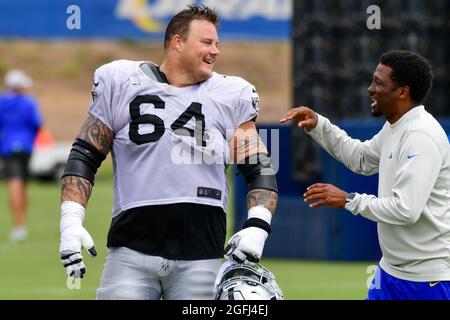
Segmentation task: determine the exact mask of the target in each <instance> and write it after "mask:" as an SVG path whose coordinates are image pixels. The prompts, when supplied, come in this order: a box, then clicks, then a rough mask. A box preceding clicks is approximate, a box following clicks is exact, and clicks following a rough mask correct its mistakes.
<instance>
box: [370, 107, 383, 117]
mask: <svg viewBox="0 0 450 320" xmlns="http://www.w3.org/2000/svg"><path fill="white" fill-rule="evenodd" d="M370 114H371V115H372V117H374V118H378V117H381V116H382V115H383V114H382V113H381V111H380V110H378V109H377V110H371V111H370Z"/></svg>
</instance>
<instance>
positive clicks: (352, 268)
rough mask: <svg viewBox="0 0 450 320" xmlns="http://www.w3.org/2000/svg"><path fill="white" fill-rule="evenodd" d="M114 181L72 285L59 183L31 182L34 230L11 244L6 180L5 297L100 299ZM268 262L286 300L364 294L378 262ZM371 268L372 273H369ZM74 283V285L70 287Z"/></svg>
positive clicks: (1, 244) (1, 268) (99, 200)
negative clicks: (92, 250)
mask: <svg viewBox="0 0 450 320" xmlns="http://www.w3.org/2000/svg"><path fill="white" fill-rule="evenodd" d="M111 189H112V186H111V178H110V176H109V175H106V176H103V177H99V179H97V181H96V184H95V187H94V191H93V194H92V196H91V201H90V202H89V205H88V209H87V214H86V221H85V226H86V228H87V229H88V231H89V232H90V233H91V235H92V237H93V238H94V241H95V246H96V248H97V251H98V256H97V257H96V258H91V257H88V256H87V253H83V255H84V256H85V261H86V265H87V277H86V278H85V279H83V280H82V281H81V283H80V289H78V290H77V289H76V287H77V284H73V283H72V284H71V287H75V289H72V290H71V289H68V288H67V284H66V276H65V272H64V269H63V267H62V265H61V262H60V260H59V256H58V249H59V215H60V210H59V202H60V200H59V185H58V184H55V183H51V182H48V183H43V182H37V181H33V182H31V183H30V189H29V192H30V209H29V223H28V227H29V232H30V237H29V239H28V240H27V241H26V242H23V243H18V244H11V243H9V242H8V233H9V231H10V228H11V218H10V215H9V209H8V203H7V197H6V188H5V183H4V182H3V181H2V182H0V299H2V300H5V299H45V300H47V299H94V298H95V289H96V288H97V286H98V283H99V279H100V275H101V271H102V267H103V263H104V260H105V256H106V251H107V248H106V245H105V243H106V234H107V231H108V227H109V223H110V212H111V201H112V190H111ZM262 264H263V265H264V266H266V267H268V268H269V269H270V270H271V271H272V272H274V273H275V275H276V277H277V282H278V284H279V285H280V287H281V288H282V289H283V292H284V295H285V298H286V299H290V300H292V299H364V297H365V295H366V292H367V287H366V282H367V279H368V277H369V276H371V275H372V273H371V272H373V270H372V267H371V266H372V265H374V264H375V263H374V262H361V263H341V262H339V263H336V262H328V261H325V262H323V261H305V260H292V259H290V260H284V259H270V258H263V260H262ZM368 271H369V272H370V273H368ZM69 287H70V286H69Z"/></svg>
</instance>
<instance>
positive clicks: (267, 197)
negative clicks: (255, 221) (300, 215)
mask: <svg viewBox="0 0 450 320" xmlns="http://www.w3.org/2000/svg"><path fill="white" fill-rule="evenodd" d="M277 203H278V194H277V193H276V192H274V191H270V190H265V189H254V190H251V191H250V192H249V193H248V194H247V207H248V208H249V209H250V208H252V207H256V206H260V205H263V206H264V207H266V208H267V209H269V211H270V212H271V213H272V216H273V215H275V209H276V208H277Z"/></svg>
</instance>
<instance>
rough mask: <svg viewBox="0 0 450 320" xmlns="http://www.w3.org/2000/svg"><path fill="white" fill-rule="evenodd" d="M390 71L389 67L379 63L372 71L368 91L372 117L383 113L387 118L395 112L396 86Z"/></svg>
mask: <svg viewBox="0 0 450 320" xmlns="http://www.w3.org/2000/svg"><path fill="white" fill-rule="evenodd" d="M391 72H392V68H391V67H388V66H385V65H383V64H381V63H380V64H378V66H377V68H376V69H375V72H374V73H373V81H372V83H371V85H370V87H369V88H368V92H369V95H370V98H371V99H372V103H371V105H370V112H371V114H372V115H373V116H374V117H379V116H382V115H384V116H386V118H387V119H389V118H390V117H392V115H393V114H395V113H396V112H397V109H398V108H397V96H398V92H397V89H398V87H397V86H396V84H395V83H394V81H393V80H392V79H391V77H390V74H391Z"/></svg>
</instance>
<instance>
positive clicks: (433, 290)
mask: <svg viewBox="0 0 450 320" xmlns="http://www.w3.org/2000/svg"><path fill="white" fill-rule="evenodd" d="M367 300H450V281H436V282H415V281H407V280H401V279H398V278H395V277H393V276H391V275H389V274H388V273H386V272H385V271H384V270H383V269H381V268H380V267H379V266H378V268H377V270H376V272H375V277H374V278H373V280H372V284H371V285H370V288H369V292H368V295H367Z"/></svg>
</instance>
